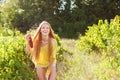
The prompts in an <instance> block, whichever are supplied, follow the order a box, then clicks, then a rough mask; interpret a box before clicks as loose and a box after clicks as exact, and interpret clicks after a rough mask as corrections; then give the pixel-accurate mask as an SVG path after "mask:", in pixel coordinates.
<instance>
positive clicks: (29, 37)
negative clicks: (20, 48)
mask: <svg viewBox="0 0 120 80" xmlns="http://www.w3.org/2000/svg"><path fill="white" fill-rule="evenodd" d="M25 37H26V41H27V44H26V50H25V52H26V53H27V54H30V52H31V48H33V42H32V38H31V35H30V34H27V35H26V36H25Z"/></svg>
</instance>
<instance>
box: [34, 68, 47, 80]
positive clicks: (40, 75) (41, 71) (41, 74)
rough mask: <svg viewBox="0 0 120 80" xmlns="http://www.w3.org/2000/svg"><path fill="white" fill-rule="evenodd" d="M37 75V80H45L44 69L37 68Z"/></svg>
mask: <svg viewBox="0 0 120 80" xmlns="http://www.w3.org/2000/svg"><path fill="white" fill-rule="evenodd" d="M36 70H37V75H38V78H39V80H46V77H45V74H46V68H42V67H40V68H37V69H36Z"/></svg>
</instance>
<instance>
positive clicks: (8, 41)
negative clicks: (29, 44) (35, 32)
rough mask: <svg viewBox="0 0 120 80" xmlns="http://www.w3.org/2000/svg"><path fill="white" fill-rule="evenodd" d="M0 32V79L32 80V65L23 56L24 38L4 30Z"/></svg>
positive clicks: (33, 74) (33, 72)
mask: <svg viewBox="0 0 120 80" xmlns="http://www.w3.org/2000/svg"><path fill="white" fill-rule="evenodd" d="M0 32H1V33H0V79H1V80H24V79H25V80H30V79H34V78H35V77H36V76H35V70H34V69H33V66H34V65H33V63H32V62H31V61H30V59H29V58H28V57H27V55H26V54H25V39H24V36H23V35H22V34H21V33H20V32H19V31H17V30H15V31H12V30H10V29H6V28H1V29H0Z"/></svg>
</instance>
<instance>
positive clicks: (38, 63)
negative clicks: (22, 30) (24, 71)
mask: <svg viewBox="0 0 120 80" xmlns="http://www.w3.org/2000/svg"><path fill="white" fill-rule="evenodd" d="M30 38H31V35H30V34H28V35H27V36H26V39H27V45H26V52H27V53H29V54H30V56H31V59H32V61H33V63H34V64H35V67H36V72H37V75H38V78H39V80H47V79H46V73H47V72H48V73H50V75H49V78H48V80H55V76H56V51H57V42H56V39H55V36H54V33H53V30H52V28H51V25H50V24H49V23H48V22H47V21H43V22H42V23H41V24H40V25H39V27H38V29H37V31H36V33H35V35H34V37H33V38H32V42H30ZM32 43H33V47H32Z"/></svg>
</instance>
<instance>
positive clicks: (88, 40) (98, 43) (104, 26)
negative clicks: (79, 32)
mask: <svg viewBox="0 0 120 80" xmlns="http://www.w3.org/2000/svg"><path fill="white" fill-rule="evenodd" d="M77 46H78V49H79V50H80V51H85V52H86V53H89V54H91V55H92V54H93V55H95V54H97V55H101V60H102V61H100V62H101V63H100V64H98V65H99V66H98V68H99V69H100V70H98V69H96V71H94V72H95V73H96V76H97V77H98V78H99V79H100V80H101V79H102V80H110V79H112V78H113V77H116V76H120V75H119V74H120V71H119V70H120V69H119V68H120V17H119V16H116V17H115V18H114V20H113V21H111V22H110V23H109V22H108V21H107V20H104V21H103V20H99V22H98V25H95V24H94V25H93V26H89V29H88V30H87V31H86V34H85V36H81V37H80V39H79V41H78V42H77ZM103 68H105V69H107V70H104V71H105V73H104V72H102V70H103ZM108 73H111V74H108ZM103 75H106V76H103ZM117 79H118V77H117Z"/></svg>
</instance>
